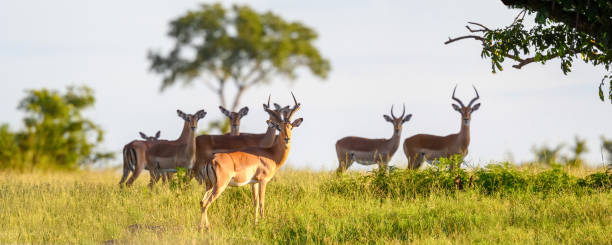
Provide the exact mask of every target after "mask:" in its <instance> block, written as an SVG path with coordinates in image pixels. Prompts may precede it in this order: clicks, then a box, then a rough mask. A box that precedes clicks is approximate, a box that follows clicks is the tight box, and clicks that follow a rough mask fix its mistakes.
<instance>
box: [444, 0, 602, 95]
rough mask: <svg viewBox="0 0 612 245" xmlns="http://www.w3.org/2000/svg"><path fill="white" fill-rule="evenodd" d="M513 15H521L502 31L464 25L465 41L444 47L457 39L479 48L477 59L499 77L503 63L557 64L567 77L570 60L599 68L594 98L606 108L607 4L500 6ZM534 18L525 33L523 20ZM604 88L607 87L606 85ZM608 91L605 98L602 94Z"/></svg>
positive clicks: (562, 1)
mask: <svg viewBox="0 0 612 245" xmlns="http://www.w3.org/2000/svg"><path fill="white" fill-rule="evenodd" d="M502 3H503V4H505V5H506V6H508V7H510V8H513V9H522V11H521V12H520V13H519V14H518V16H516V18H515V19H514V21H513V22H512V23H511V24H510V25H509V26H506V27H503V28H497V29H493V28H489V27H487V26H485V25H483V24H481V23H476V22H468V24H469V25H468V26H466V28H467V29H468V31H469V32H470V33H471V34H469V35H465V36H461V37H457V38H449V40H448V41H446V42H445V44H449V43H452V42H455V41H458V40H463V39H475V40H478V41H480V42H481V43H482V52H481V57H483V58H488V59H490V60H491V69H492V71H493V72H494V73H495V72H496V71H502V70H503V67H502V63H503V62H504V61H505V60H506V59H511V60H513V61H515V62H516V64H514V65H513V66H512V67H514V68H516V69H521V68H522V67H523V66H525V65H527V64H530V63H533V62H539V63H542V64H545V63H546V62H547V61H549V60H554V59H559V60H560V61H561V71H562V72H563V73H564V74H567V73H568V72H570V71H571V67H572V64H573V62H574V61H575V59H580V60H582V61H583V62H585V63H590V64H592V65H594V66H603V67H604V68H605V69H606V71H607V74H605V75H603V79H602V80H601V82H599V97H600V99H601V100H602V101H603V100H604V98H606V97H607V98H608V99H609V100H610V101H611V102H612V70H611V69H610V68H611V67H610V64H611V63H612V38H611V37H610V35H612V33H611V32H610V31H611V30H612V19H611V18H612V3H611V2H610V1H604V0H502ZM529 14H535V25H534V26H533V27H530V28H528V27H527V26H525V24H524V19H525V17H526V16H527V15H529ZM606 83H607V85H606ZM605 86H608V92H607V94H606V93H604V91H605Z"/></svg>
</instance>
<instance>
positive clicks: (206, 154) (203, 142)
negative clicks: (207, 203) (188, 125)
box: [192, 94, 297, 184]
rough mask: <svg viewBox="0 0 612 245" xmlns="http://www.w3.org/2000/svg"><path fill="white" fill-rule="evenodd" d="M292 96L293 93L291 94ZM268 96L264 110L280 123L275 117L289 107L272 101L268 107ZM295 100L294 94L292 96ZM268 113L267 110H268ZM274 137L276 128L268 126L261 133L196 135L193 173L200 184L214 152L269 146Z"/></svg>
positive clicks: (274, 120) (270, 119)
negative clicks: (272, 106) (271, 105)
mask: <svg viewBox="0 0 612 245" xmlns="http://www.w3.org/2000/svg"><path fill="white" fill-rule="evenodd" d="M292 96H293V94H292ZM270 97H271V96H268V103H267V104H263V108H264V110H265V111H266V112H268V111H271V112H272V114H274V115H276V116H272V114H270V118H269V121H273V122H276V123H280V122H281V121H279V120H278V119H277V118H279V117H280V116H281V111H283V110H287V109H289V107H285V108H281V106H280V105H278V104H276V103H274V107H275V109H274V110H271V109H270V108H271V107H270ZM293 100H294V101H295V102H296V103H297V101H296V100H295V96H294V97H293ZM268 113H269V112H268ZM275 139H276V130H275V129H274V128H270V127H268V128H267V130H266V132H265V133H263V134H249V133H241V134H240V135H236V136H234V135H200V136H198V137H196V166H195V167H194V169H193V170H194V171H193V172H194V175H192V177H195V178H196V179H197V180H198V182H200V184H202V183H203V182H202V181H203V176H202V170H203V167H204V165H205V164H207V163H210V161H211V160H212V157H213V154H214V153H216V152H227V151H235V150H239V149H243V148H247V147H270V146H271V145H272V144H274V140H275Z"/></svg>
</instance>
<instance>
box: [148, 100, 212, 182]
mask: <svg viewBox="0 0 612 245" xmlns="http://www.w3.org/2000/svg"><path fill="white" fill-rule="evenodd" d="M176 112H177V114H178V116H179V117H181V118H182V119H183V120H184V121H185V122H184V123H183V131H182V132H181V135H180V136H179V138H178V139H176V140H171V141H161V142H157V143H155V144H153V145H152V146H151V147H149V149H148V150H147V153H146V157H147V166H148V167H149V171H150V172H151V183H150V184H149V186H150V187H152V186H153V185H154V184H155V182H157V180H158V179H159V177H160V173H166V172H173V171H176V168H177V167H182V168H186V169H191V168H193V165H194V163H195V155H196V146H195V141H196V140H195V131H196V129H197V127H198V121H199V120H200V119H202V118H204V116H206V112H205V111H204V110H199V111H198V112H196V113H195V114H193V115H192V114H185V113H184V112H182V111H181V110H176Z"/></svg>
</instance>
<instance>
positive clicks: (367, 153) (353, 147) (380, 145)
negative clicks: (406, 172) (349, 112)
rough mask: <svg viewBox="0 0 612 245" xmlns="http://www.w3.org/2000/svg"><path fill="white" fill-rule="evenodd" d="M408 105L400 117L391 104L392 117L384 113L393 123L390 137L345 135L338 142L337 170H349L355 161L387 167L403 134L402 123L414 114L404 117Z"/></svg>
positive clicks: (340, 171)
mask: <svg viewBox="0 0 612 245" xmlns="http://www.w3.org/2000/svg"><path fill="white" fill-rule="evenodd" d="M405 114H406V106H404V111H403V112H402V115H401V116H400V117H395V115H393V106H391V117H389V116H388V115H383V117H384V118H385V120H387V122H390V123H392V124H393V135H392V136H391V138H389V139H367V138H361V137H355V136H348V137H344V138H342V139H340V140H338V141H337V142H336V154H337V156H338V165H339V166H338V169H337V170H336V172H338V173H342V172H344V171H345V170H347V169H348V168H349V167H350V166H351V165H352V164H353V162H358V163H360V164H363V165H372V164H378V165H379V167H382V168H384V169H386V168H387V164H388V163H389V160H391V157H393V154H395V151H397V148H398V146H399V142H400V136H401V134H402V124H404V123H405V122H407V121H409V120H410V118H411V117H412V114H409V115H407V116H405V117H404V115H405Z"/></svg>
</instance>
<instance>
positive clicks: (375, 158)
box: [351, 151, 389, 165]
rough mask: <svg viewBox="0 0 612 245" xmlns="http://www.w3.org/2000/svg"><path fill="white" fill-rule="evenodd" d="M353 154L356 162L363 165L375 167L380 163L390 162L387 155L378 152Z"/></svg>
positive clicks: (355, 152) (357, 152) (356, 152)
mask: <svg viewBox="0 0 612 245" xmlns="http://www.w3.org/2000/svg"><path fill="white" fill-rule="evenodd" d="M351 153H352V154H354V156H355V162H357V163H359V164H362V165H375V164H378V163H379V162H385V163H386V162H388V161H389V159H388V157H386V155H383V154H380V153H378V152H364V151H354V152H351Z"/></svg>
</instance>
